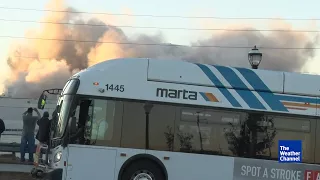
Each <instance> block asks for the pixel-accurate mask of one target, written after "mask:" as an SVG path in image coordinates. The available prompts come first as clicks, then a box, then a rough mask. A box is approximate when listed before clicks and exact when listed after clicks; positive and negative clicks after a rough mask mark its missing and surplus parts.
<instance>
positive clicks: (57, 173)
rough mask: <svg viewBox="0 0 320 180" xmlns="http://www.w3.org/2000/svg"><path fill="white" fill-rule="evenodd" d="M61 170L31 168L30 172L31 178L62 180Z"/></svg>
mask: <svg viewBox="0 0 320 180" xmlns="http://www.w3.org/2000/svg"><path fill="white" fill-rule="evenodd" d="M62 171H63V170H62V169H46V170H44V169H39V168H33V169H32V170H31V176H32V177H34V178H39V179H45V180H62Z"/></svg>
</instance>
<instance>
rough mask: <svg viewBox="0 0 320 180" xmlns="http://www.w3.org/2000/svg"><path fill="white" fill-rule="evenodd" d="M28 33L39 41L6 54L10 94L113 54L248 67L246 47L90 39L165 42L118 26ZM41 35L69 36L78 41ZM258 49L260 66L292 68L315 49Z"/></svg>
mask: <svg viewBox="0 0 320 180" xmlns="http://www.w3.org/2000/svg"><path fill="white" fill-rule="evenodd" d="M53 4H54V7H53V6H50V7H48V8H49V9H65V10H72V11H75V9H73V8H70V7H66V6H64V5H63V1H62V0H60V1H54V3H53ZM44 21H50V22H74V23H76V24H77V23H78V24H85V23H87V24H105V23H104V22H103V21H101V20H99V19H97V18H92V19H89V20H83V19H81V16H80V15H79V14H71V13H50V14H48V15H47V17H45V18H44ZM282 23H284V22H282ZM284 24H285V23H284ZM105 25H106V24H105ZM29 35H30V34H29ZM30 36H32V37H37V38H42V40H25V41H26V42H25V43H23V44H19V45H18V46H16V48H14V49H13V50H12V51H11V52H10V55H9V57H8V59H7V64H8V66H9V67H10V73H11V74H10V78H9V79H7V81H6V84H5V87H6V89H10V90H11V91H12V95H13V96H15V97H38V96H39V94H40V93H41V92H42V90H44V89H48V88H61V87H63V85H64V83H65V81H66V80H67V79H68V78H69V77H70V76H71V75H72V74H74V73H76V72H78V71H79V70H81V69H84V68H86V67H88V66H91V65H93V64H96V63H98V62H101V61H104V60H107V59H112V58H119V57H150V58H171V59H183V60H187V61H192V62H201V63H209V64H221V65H231V66H238V67H248V60H247V53H248V51H249V50H250V49H231V50H230V49H223V48H194V47H190V46H174V47H172V46H137V45H129V44H108V43H96V42H93V41H98V42H135V43H139V44H141V43H142V44H143V43H148V44H149V43H150V44H153V43H155V44H160V43H168V42H166V41H165V39H164V38H163V37H162V36H161V35H155V36H149V35H144V34H140V35H139V36H138V37H136V38H132V37H128V36H127V35H126V34H125V33H124V32H123V31H122V30H121V29H119V28H117V27H114V26H112V25H106V26H99V27H94V26H79V25H78V26H77V25H63V24H44V26H43V27H42V28H41V29H39V30H38V31H35V32H32V33H31V35H30ZM44 39H60V40H61V39H74V40H81V41H82V42H76V41H55V40H44ZM316 39H317V38H315V39H310V38H309V37H308V36H307V35H306V34H304V33H294V32H292V33H281V32H272V33H269V34H267V35H266V34H263V33H261V32H250V33H248V32H223V33H214V34H213V35H212V36H211V37H209V38H207V39H204V40H199V41H197V42H192V43H191V44H192V45H201V46H206V45H208V46H210V45H221V46H252V45H258V46H264V47H307V48H312V47H314V46H315V45H316V44H317V41H316ZM84 41H90V42H84ZM262 52H263V61H262V63H261V68H263V69H271V70H283V71H295V72H299V71H300V70H301V68H302V67H303V66H304V65H305V64H306V63H307V62H308V60H309V59H312V57H313V56H314V54H315V53H314V50H312V49H311V50H305V49H304V50H265V49H263V50H262ZM48 58H49V59H48Z"/></svg>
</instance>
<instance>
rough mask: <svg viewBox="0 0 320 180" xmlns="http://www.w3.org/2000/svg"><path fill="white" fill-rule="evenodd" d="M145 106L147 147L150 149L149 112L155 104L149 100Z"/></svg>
mask: <svg viewBox="0 0 320 180" xmlns="http://www.w3.org/2000/svg"><path fill="white" fill-rule="evenodd" d="M143 108H144V111H145V113H146V131H145V146H146V147H145V148H146V149H149V114H150V111H151V109H152V108H153V105H152V104H150V103H148V102H147V103H146V104H145V105H144V107H143Z"/></svg>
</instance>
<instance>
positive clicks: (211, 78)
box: [195, 63, 242, 107]
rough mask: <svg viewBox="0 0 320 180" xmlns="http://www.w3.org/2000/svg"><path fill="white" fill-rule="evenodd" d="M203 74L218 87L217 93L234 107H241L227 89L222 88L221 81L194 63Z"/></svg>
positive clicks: (207, 69) (201, 65)
mask: <svg viewBox="0 0 320 180" xmlns="http://www.w3.org/2000/svg"><path fill="white" fill-rule="evenodd" d="M195 64H196V65H197V66H198V67H199V68H200V69H201V70H202V71H203V72H204V74H205V75H206V76H207V77H208V78H209V79H210V80H211V82H212V83H213V84H214V85H215V86H217V87H218V89H219V91H220V92H221V93H222V94H223V95H224V96H225V97H226V98H227V100H228V101H229V102H230V103H231V104H232V106H234V107H242V106H241V105H240V103H239V102H238V101H237V100H236V99H235V98H234V97H233V96H232V94H231V93H230V92H229V90H228V89H226V88H225V87H224V85H223V84H222V83H221V81H220V80H219V79H218V78H217V77H216V76H215V75H214V74H213V72H212V71H211V70H210V69H209V68H208V67H207V66H206V65H203V64H198V63H195Z"/></svg>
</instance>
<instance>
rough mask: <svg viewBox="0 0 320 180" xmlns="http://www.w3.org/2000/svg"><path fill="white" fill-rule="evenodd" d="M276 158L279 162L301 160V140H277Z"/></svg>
mask: <svg viewBox="0 0 320 180" xmlns="http://www.w3.org/2000/svg"><path fill="white" fill-rule="evenodd" d="M278 157H279V158H278V160H279V162H281V163H295V162H301V159H302V141H301V140H279V152H278Z"/></svg>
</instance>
